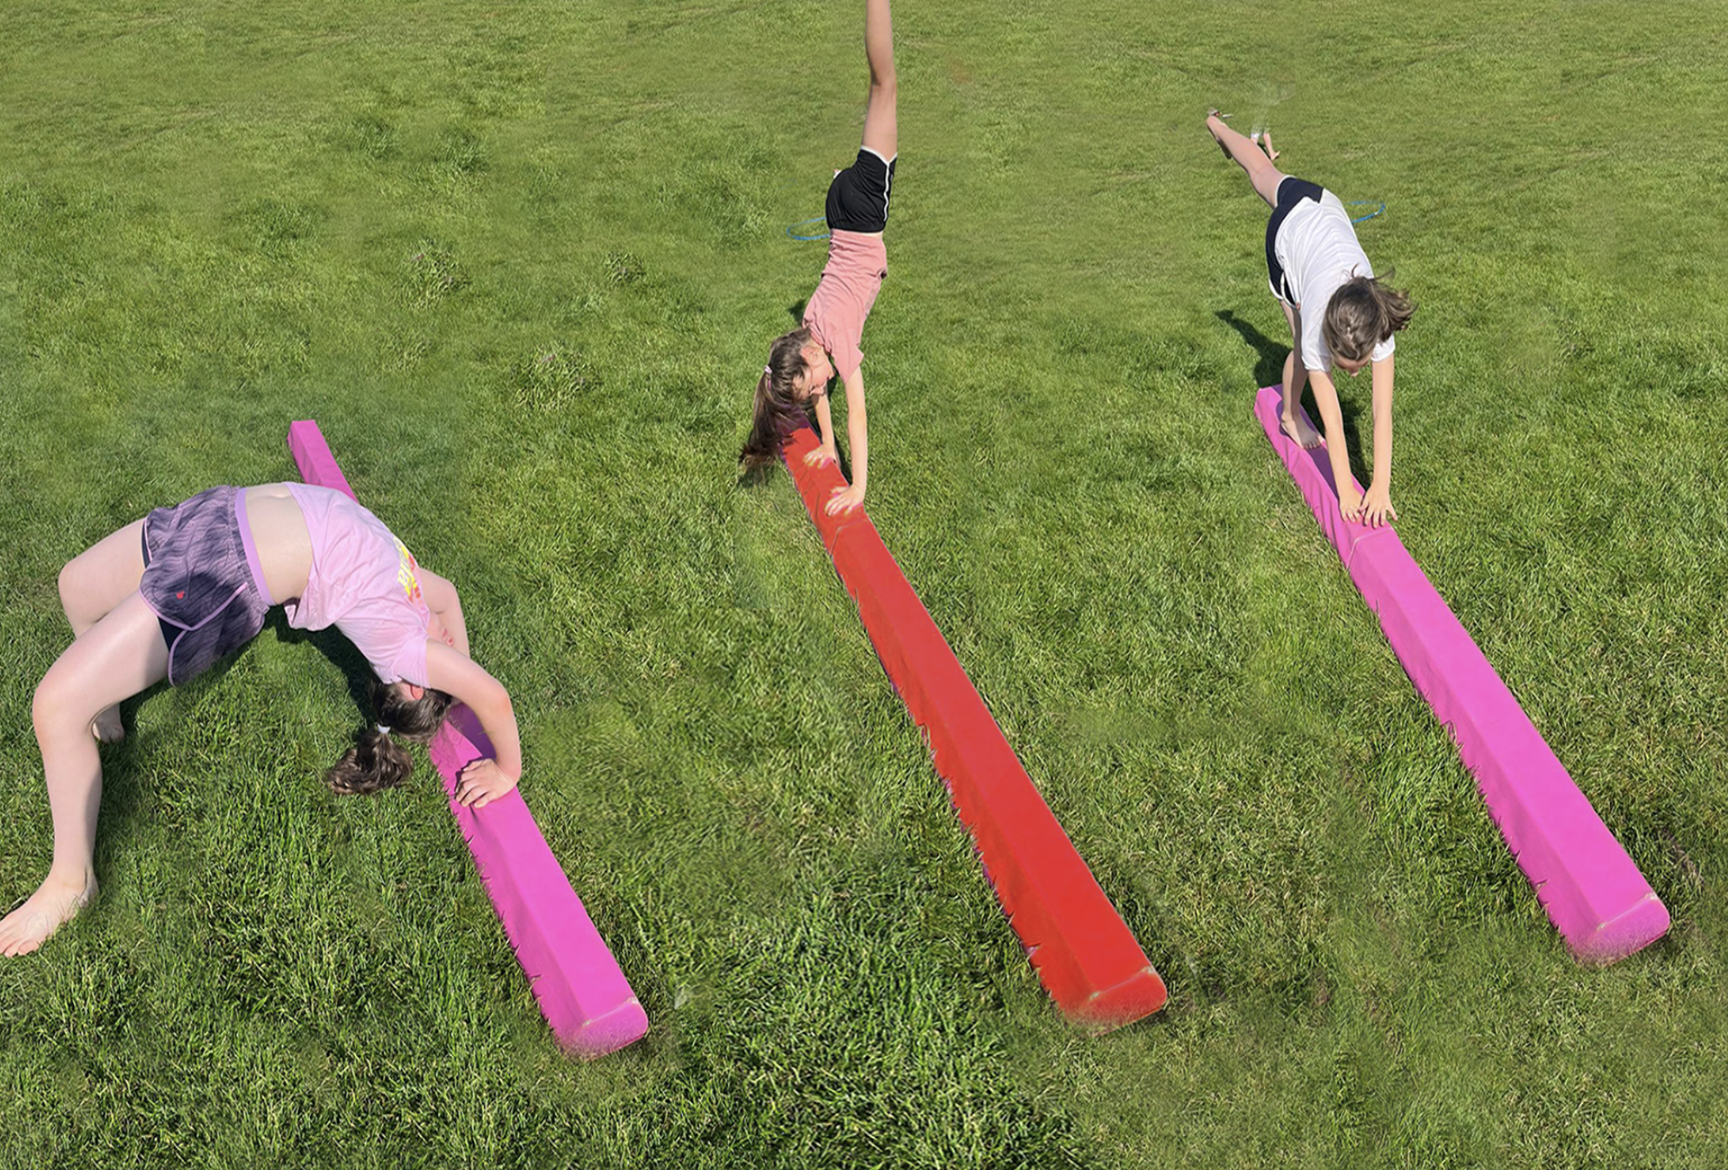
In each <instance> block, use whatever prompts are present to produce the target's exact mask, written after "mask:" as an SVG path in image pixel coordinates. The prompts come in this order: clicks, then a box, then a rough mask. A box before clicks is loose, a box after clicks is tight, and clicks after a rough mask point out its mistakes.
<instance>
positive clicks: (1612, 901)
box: [1254, 386, 1668, 964]
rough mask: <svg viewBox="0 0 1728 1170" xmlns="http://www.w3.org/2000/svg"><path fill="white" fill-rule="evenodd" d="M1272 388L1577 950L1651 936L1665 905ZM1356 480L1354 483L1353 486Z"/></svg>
mask: <svg viewBox="0 0 1728 1170" xmlns="http://www.w3.org/2000/svg"><path fill="white" fill-rule="evenodd" d="M1282 401H1283V398H1282V391H1281V389H1280V388H1279V387H1277V386H1268V387H1267V388H1266V389H1264V390H1262V391H1260V394H1259V396H1258V397H1257V398H1256V400H1255V403H1254V413H1255V415H1256V416H1257V417H1258V418H1259V420H1260V425H1261V426H1262V427H1264V428H1265V430H1266V436H1267V438H1269V439H1271V440H1272V446H1273V448H1274V449H1275V450H1276V451H1277V452H1278V456H1279V458H1281V459H1283V460H1284V465H1285V466H1286V467H1288V468H1289V469H1290V474H1291V475H1292V476H1294V477H1295V479H1296V485H1297V486H1298V487H1299V488H1301V489H1302V496H1303V498H1304V499H1306V500H1307V501H1308V506H1309V507H1310V508H1312V509H1313V511H1314V515H1315V517H1316V518H1318V519H1319V521H1320V527H1321V528H1322V529H1323V530H1324V531H1325V533H1326V536H1327V538H1328V539H1329V540H1331V542H1332V547H1333V548H1335V549H1336V550H1337V551H1338V555H1339V557H1341V558H1342V559H1343V561H1344V567H1345V569H1346V570H1348V572H1349V574H1350V579H1351V580H1352V581H1354V582H1356V587H1357V588H1358V589H1359V590H1361V592H1362V599H1363V600H1364V601H1366V602H1367V603H1368V608H1369V609H1371V610H1373V611H1374V613H1375V614H1376V615H1377V616H1378V617H1379V619H1380V625H1381V628H1382V629H1384V630H1385V631H1386V640H1387V641H1389V642H1390V643H1391V644H1392V649H1393V651H1394V652H1395V653H1396V654H1397V655H1398V661H1399V662H1401V663H1403V664H1404V669H1405V671H1406V672H1408V673H1409V675H1410V681H1411V682H1413V683H1415V684H1416V689H1417V690H1418V691H1419V692H1421V694H1422V697H1423V698H1425V699H1427V700H1428V703H1429V705H1430V706H1431V707H1433V709H1434V716H1435V718H1437V719H1438V720H1439V721H1440V722H1441V723H1442V724H1443V725H1444V726H1445V727H1446V729H1447V730H1448V731H1449V732H1450V733H1451V735H1452V738H1453V740H1455V741H1456V742H1457V744H1458V754H1459V756H1460V757H1462V758H1463V760H1464V766H1465V767H1467V768H1469V769H1470V771H1471V773H1472V774H1473V775H1474V776H1475V777H1476V785H1477V788H1478V789H1479V790H1480V791H1481V793H1482V798H1483V800H1485V801H1486V802H1487V804H1488V813H1489V815H1490V816H1492V817H1493V818H1494V823H1495V824H1497V825H1499V826H1500V832H1501V834H1502V835H1503V836H1504V837H1505V838H1506V846H1507V848H1508V849H1510V850H1511V851H1512V856H1513V857H1515V858H1517V860H1518V866H1519V868H1520V869H1522V870H1523V871H1524V876H1525V877H1527V878H1529V879H1530V884H1531V885H1533V886H1535V887H1536V897H1537V900H1538V901H1540V902H1541V903H1542V906H1543V908H1544V909H1546V910H1547V911H1548V917H1549V919H1550V920H1551V921H1552V922H1553V923H1554V926H1555V928H1556V929H1557V930H1559V932H1560V937H1562V938H1563V939H1565V940H1566V945H1567V946H1569V947H1570V948H1571V949H1572V953H1573V954H1574V955H1575V956H1577V957H1578V958H1579V959H1580V960H1582V961H1584V962H1587V963H1594V964H1607V963H1612V962H1614V961H1615V960H1616V959H1620V958H1624V957H1625V956H1627V955H1629V954H1631V953H1632V952H1633V951H1636V950H1638V949H1640V948H1641V947H1645V946H1648V945H1649V944H1650V943H1653V942H1655V941H1656V940H1657V939H1659V938H1661V937H1662V935H1663V934H1665V933H1666V932H1667V930H1668V910H1667V907H1665V906H1663V905H1662V901H1661V899H1659V898H1658V897H1657V896H1656V893H1655V891H1654V890H1652V889H1651V888H1650V883H1649V882H1647V881H1645V880H1644V875H1643V873H1642V872H1640V871H1639V869H1638V867H1637V866H1636V865H1635V864H1633V862H1632V859H1631V858H1630V857H1629V856H1627V854H1626V850H1625V849H1624V848H1622V847H1621V845H1620V842H1619V841H1617V840H1616V839H1615V837H1614V834H1613V833H1610V832H1609V831H1608V827H1607V826H1606V825H1604V824H1603V823H1602V818H1601V817H1599V816H1597V815H1596V810H1595V809H1594V808H1592V807H1591V805H1590V802H1589V800H1587V799H1586V798H1585V796H1584V794H1583V793H1582V792H1580V791H1579V790H1578V785H1577V784H1575V783H1573V781H1572V777H1571V776H1570V775H1568V774H1567V772H1566V769H1565V768H1564V767H1562V766H1561V764H1560V761H1559V760H1558V759H1556V758H1555V755H1554V752H1553V751H1552V750H1551V749H1550V748H1549V747H1548V744H1547V742H1546V741H1544V740H1543V738H1542V736H1541V734H1540V733H1539V732H1538V731H1537V730H1536V727H1535V725H1534V724H1532V723H1531V722H1530V717H1529V716H1528V715H1526V714H1525V713H1524V709H1523V708H1522V707H1521V706H1519V705H1518V700H1517V699H1515V698H1514V697H1513V696H1512V692H1511V691H1510V690H1508V689H1507V687H1506V684H1505V683H1504V682H1502V681H1501V680H1500V676H1499V675H1498V674H1496V673H1495V672H1494V668H1493V667H1492V666H1490V665H1489V664H1488V659H1487V658H1486V657H1484V656H1483V654H1482V651H1481V650H1480V649H1479V648H1478V647H1477V645H1476V643H1475V642H1474V641H1473V640H1472V639H1471V637H1470V635H1469V633H1468V632H1466V631H1465V629H1464V626H1463V625H1462V624H1461V623H1460V622H1459V621H1458V619H1457V617H1455V616H1454V615H1453V613H1452V611H1451V609H1449V608H1448V607H1447V605H1446V602H1445V601H1443V600H1442V599H1441V597H1440V594H1439V593H1438V592H1437V591H1436V590H1435V588H1434V586H1433V585H1432V584H1431V583H1430V582H1429V580H1428V578H1427V576H1426V575H1425V574H1424V573H1423V572H1422V570H1421V569H1420V568H1419V567H1418V566H1417V564H1416V561H1415V558H1413V557H1412V556H1411V555H1410V553H1409V551H1408V550H1407V549H1405V547H1404V542H1403V541H1401V540H1399V539H1398V534H1397V533H1396V532H1394V531H1393V530H1392V528H1391V527H1390V526H1387V527H1383V528H1369V527H1367V526H1365V525H1362V524H1352V523H1351V522H1349V521H1347V520H1345V519H1344V515H1343V512H1342V511H1341V510H1340V509H1339V507H1338V492H1337V489H1336V488H1335V486H1334V484H1333V479H1332V464H1331V460H1330V458H1329V457H1328V456H1327V454H1326V449H1325V447H1324V446H1322V447H1318V448H1316V449H1314V450H1312V451H1305V450H1303V449H1302V448H1301V447H1299V446H1298V445H1297V444H1296V443H1294V442H1292V441H1291V440H1290V439H1289V437H1288V436H1286V435H1285V434H1284V432H1283V430H1282V429H1280V427H1279V425H1278V419H1279V414H1280V411H1281V403H1282ZM1357 487H1358V490H1360V487H1361V485H1360V484H1358V485H1357Z"/></svg>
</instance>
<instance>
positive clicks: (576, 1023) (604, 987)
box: [288, 422, 648, 1057]
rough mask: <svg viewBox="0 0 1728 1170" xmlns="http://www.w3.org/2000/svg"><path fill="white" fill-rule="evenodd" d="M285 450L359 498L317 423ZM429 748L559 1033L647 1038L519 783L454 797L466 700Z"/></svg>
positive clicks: (595, 1046)
mask: <svg viewBox="0 0 1728 1170" xmlns="http://www.w3.org/2000/svg"><path fill="white" fill-rule="evenodd" d="M288 449H289V450H290V451H291V452H293V455H294V462H295V463H296V464H298V465H299V467H300V476H301V478H302V479H304V480H305V481H306V482H307V483H310V484H316V485H318V486H320V487H328V488H335V489H336V490H338V491H341V492H345V493H347V494H348V495H349V496H353V495H354V492H353V490H352V489H350V488H349V486H348V481H347V479H346V478H345V477H344V476H343V475H342V469H341V468H340V467H338V466H337V464H336V459H335V457H334V456H332V455H331V454H330V448H329V446H328V445H327V444H326V443H325V442H324V436H323V434H322V433H320V431H319V430H318V424H317V423H314V422H296V423H293V424H291V425H290V426H289V428H288ZM431 755H432V762H433V763H434V764H435V765H437V767H438V771H439V773H440V774H441V775H442V776H443V777H444V791H445V794H446V795H447V796H448V797H449V799H450V811H451V813H452V814H453V815H454V816H455V817H456V824H457V826H458V827H459V828H460V829H461V831H462V839H463V840H464V841H466V842H467V843H468V849H469V851H470V852H471V853H473V855H474V867H475V868H476V869H477V870H479V872H480V880H481V882H482V883H484V885H485V887H486V893H487V896H489V897H490V898H491V899H492V905H493V907H494V908H495V909H496V910H497V911H498V917H499V919H500V920H501V921H502V922H503V924H504V933H505V935H506V936H507V937H508V938H509V940H510V945H511V947H512V948H513V949H514V950H515V952H516V959H517V961H518V962H520V963H521V964H522V972H523V974H525V975H527V976H528V984H529V986H530V987H531V988H532V989H533V992H534V998H535V999H536V1000H538V1001H539V1003H540V1010H541V1012H543V1013H544V1014H545V1016H546V1022H547V1023H549V1024H550V1025H552V1034H553V1035H554V1036H556V1037H557V1038H558V1042H559V1043H560V1044H561V1045H563V1047H564V1048H565V1049H566V1050H567V1051H569V1052H572V1053H574V1054H576V1055H577V1056H583V1057H596V1056H604V1055H605V1054H606V1053H608V1052H612V1051H614V1050H616V1049H619V1048H622V1047H624V1046H625V1045H626V1044H630V1043H633V1042H634V1041H637V1040H640V1039H641V1038H642V1037H643V1036H644V1035H646V1034H647V1032H648V1016H647V1013H645V1012H644V1011H643V1010H642V1005H641V1004H640V1003H639V1002H637V999H636V993H635V992H634V991H632V990H631V989H630V984H629V982H628V981H627V980H626V979H625V978H624V973H623V972H622V971H620V970H619V969H618V963H617V960H615V959H614V958H613V957H612V952H611V951H609V950H608V949H607V948H606V943H605V941H604V940H602V939H601V937H600V932H599V931H597V930H596V929H594V922H593V920H592V919H590V918H589V917H588V911H587V910H585V909H584V908H583V906H582V901H581V899H579V898H578V897H577V896H576V891H575V890H573V889H571V888H570V879H569V878H567V877H565V876H564V870H563V869H562V868H561V867H560V866H559V864H558V859H557V858H556V857H554V856H552V850H551V849H550V848H549V847H548V846H547V844H546V838H545V837H544V836H543V835H542V834H541V832H540V826H538V825H536V824H535V823H534V817H533V814H531V813H530V812H529V811H528V805H527V803H526V802H525V801H523V799H522V793H521V792H520V791H518V790H514V789H513V790H511V791H510V792H508V793H506V794H505V795H504V796H501V797H499V798H498V799H497V800H494V801H493V802H492V803H490V804H488V805H487V806H486V807H485V808H483V809H471V808H466V807H464V806H463V805H461V804H458V803H457V801H456V778H457V777H458V776H460V775H461V773H462V769H463V768H464V767H466V766H467V765H468V763H469V762H470V761H472V760H478V759H484V758H488V757H490V756H491V755H492V745H491V743H489V742H488V741H487V739H486V735H485V733H484V732H483V731H482V730H481V729H480V721H479V720H478V719H477V718H476V717H475V716H474V713H473V712H472V711H470V710H468V708H466V707H464V706H462V705H461V704H457V705H456V706H454V707H452V708H451V709H450V717H449V718H448V719H447V720H446V721H445V723H444V726H443V727H442V728H441V729H440V730H439V732H438V734H437V735H436V736H434V737H433V739H432V746H431Z"/></svg>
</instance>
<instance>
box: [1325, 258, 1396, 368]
mask: <svg viewBox="0 0 1728 1170" xmlns="http://www.w3.org/2000/svg"><path fill="white" fill-rule="evenodd" d="M1396 275H1397V271H1396V270H1391V271H1388V272H1387V273H1386V279H1387V280H1390V279H1392V277H1394V276H1396ZM1415 313H1416V306H1415V304H1414V303H1412V302H1411V300H1410V296H1409V294H1408V293H1403V292H1399V291H1398V290H1397V289H1394V288H1387V287H1386V286H1385V285H1383V284H1381V283H1380V282H1379V281H1378V280H1375V279H1374V278H1373V277H1372V276H1353V277H1351V278H1350V279H1349V280H1348V281H1346V282H1345V283H1344V284H1342V285H1340V286H1339V287H1338V291H1337V292H1335V293H1333V294H1332V299H1331V300H1330V301H1328V302H1327V304H1326V315H1325V316H1324V317H1323V318H1321V321H1320V332H1321V334H1322V335H1323V336H1324V337H1325V338H1326V348H1327V349H1330V350H1331V351H1332V353H1333V355H1334V356H1336V357H1341V358H1343V359H1344V360H1345V361H1347V362H1361V361H1367V360H1368V358H1369V357H1370V356H1371V355H1372V354H1373V352H1374V347H1375V346H1376V345H1379V344H1380V343H1381V342H1382V341H1385V340H1386V339H1387V338H1388V337H1391V336H1392V335H1393V334H1394V333H1396V332H1398V331H1399V330H1400V329H1402V328H1404V326H1406V325H1408V324H1410V318H1411V317H1412V316H1414V315H1415Z"/></svg>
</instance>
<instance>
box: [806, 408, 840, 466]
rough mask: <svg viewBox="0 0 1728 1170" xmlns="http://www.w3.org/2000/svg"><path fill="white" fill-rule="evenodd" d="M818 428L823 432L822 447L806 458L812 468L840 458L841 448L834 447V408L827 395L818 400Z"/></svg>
mask: <svg viewBox="0 0 1728 1170" xmlns="http://www.w3.org/2000/svg"><path fill="white" fill-rule="evenodd" d="M816 427H817V429H818V430H820V431H821V432H822V433H821V439H822V445H821V446H820V447H817V448H816V450H814V451H812V452H811V453H810V454H808V455H806V456H804V462H806V463H808V464H810V465H812V466H814V465H816V464H818V463H833V462H835V461H836V460H837V459H839V457H840V456H839V448H837V447H836V446H835V445H834V408H833V407H832V406H831V405H829V402H828V395H827V394H826V393H824V394H823V395H822V396H821V397H820V398H818V399H816Z"/></svg>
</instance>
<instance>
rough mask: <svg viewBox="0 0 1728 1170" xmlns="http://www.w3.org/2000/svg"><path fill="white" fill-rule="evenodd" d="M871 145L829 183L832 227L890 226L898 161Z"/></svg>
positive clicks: (859, 229) (872, 229)
mask: <svg viewBox="0 0 1728 1170" xmlns="http://www.w3.org/2000/svg"><path fill="white" fill-rule="evenodd" d="M899 157H900V156H899V155H895V156H894V157H893V158H891V159H888V160H886V161H884V160H883V158H882V156H881V155H879V154H877V153H876V152H875V151H874V150H871V149H870V148H869V147H868V146H864V147H860V148H859V149H858V159H857V161H856V162H854V163H853V164H852V165H851V166H849V167H847V168H846V169H845V170H843V171H841V172H840V173H839V174H838V175H835V176H834V181H833V182H832V183H830V184H828V211H827V214H828V230H829V231H842V232H879V231H882V230H883V229H884V228H886V227H887V226H888V193H889V191H890V190H891V189H892V188H893V186H894V164H895V163H896V162H897V161H899Z"/></svg>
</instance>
